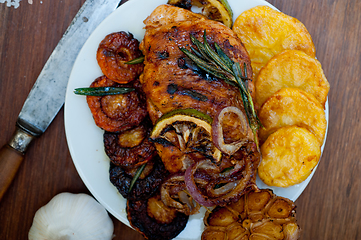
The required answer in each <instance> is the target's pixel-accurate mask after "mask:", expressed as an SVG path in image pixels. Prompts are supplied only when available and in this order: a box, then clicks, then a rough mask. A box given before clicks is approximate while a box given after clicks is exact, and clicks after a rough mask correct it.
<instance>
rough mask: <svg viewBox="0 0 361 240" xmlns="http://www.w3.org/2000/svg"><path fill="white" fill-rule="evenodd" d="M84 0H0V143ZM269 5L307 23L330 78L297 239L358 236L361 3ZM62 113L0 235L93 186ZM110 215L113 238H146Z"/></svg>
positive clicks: (31, 162) (19, 232)
mask: <svg viewBox="0 0 361 240" xmlns="http://www.w3.org/2000/svg"><path fill="white" fill-rule="evenodd" d="M84 1H85V0H62V1H44V0H43V1H37V0H35V1H33V4H29V3H28V2H27V1H25V0H23V1H21V2H20V6H19V7H18V8H14V7H7V4H6V3H0V130H1V134H0V145H1V146H2V145H4V144H6V143H7V141H8V140H9V139H10V137H11V136H12V134H13V131H14V130H15V122H16V119H17V116H18V114H19V112H20V110H21V108H22V105H23V103H24V101H25V99H26V97H27V95H28V93H29V91H30V89H31V88H32V86H33V84H34V82H35V80H36V78H37V76H38V75H39V73H40V71H41V69H42V68H43V65H44V64H45V62H46V60H47V58H48V57H49V56H50V54H51V52H52V51H53V49H54V48H55V46H56V45H57V43H58V41H59V40H60V38H61V36H62V34H63V33H64V31H65V30H66V28H67V26H68V25H69V23H70V22H71V20H72V18H73V17H74V16H75V14H76V12H77V11H78V9H79V8H80V6H81V5H82V3H83V2H84ZM8 2H11V1H10V0H8ZM165 2H166V1H165ZM269 2H270V3H272V4H273V5H274V6H276V7H277V8H278V9H280V10H281V11H283V12H284V13H286V14H288V15H291V16H293V17H296V18H297V19H299V20H300V21H301V22H303V23H304V24H305V26H306V27H307V29H308V31H309V32H310V34H311V36H312V37H313V41H314V44H315V46H316V49H317V58H318V59H319V61H320V62H321V63H322V66H323V70H324V72H325V75H326V76H327V78H328V81H329V82H330V85H331V89H330V92H329V96H328V97H329V98H328V100H329V106H330V113H329V129H328V135H327V142H326V146H325V149H324V152H323V155H322V159H321V161H320V164H319V167H318V169H317V171H316V173H315V175H314V176H313V178H312V181H311V182H310V184H309V185H308V186H307V188H306V189H305V191H304V192H303V193H302V195H301V196H300V197H299V198H298V200H297V201H296V204H297V218H298V223H299V225H300V226H301V228H302V229H303V231H302V237H301V239H305V240H323V239H325V240H329V239H338V240H340V239H347V240H351V239H361V200H360V199H361V160H360V156H361V148H360V146H361V116H360V112H361V91H360V90H361V79H360V78H361V77H360V76H361V1H359V0H338V1H336V0H303V1H299V0H287V1H285V0H270V1H269ZM135 14H136V13H135ZM63 118H64V112H63V110H61V111H60V112H59V114H58V115H57V116H56V118H55V119H54V121H53V123H52V124H51V125H50V127H49V128H48V130H47V131H46V132H45V133H44V134H43V135H42V136H41V137H40V138H38V139H36V140H35V141H34V142H33V143H32V145H31V146H30V148H29V150H28V151H27V153H26V156H25V160H24V162H23V163H22V165H21V167H20V169H19V171H18V174H17V176H16V178H15V180H14V181H13V183H12V185H11V186H10V188H9V190H8V192H7V193H6V194H5V196H4V198H3V199H2V201H1V202H0V239H27V235H28V231H29V229H30V226H31V224H32V221H33V217H34V214H35V212H36V211H37V210H38V209H39V208H40V207H41V206H43V205H45V204H46V203H47V202H48V201H49V200H50V199H51V198H52V197H54V196H55V195H56V194H58V193H61V192H72V193H89V191H88V190H87V188H86V187H85V185H84V184H83V182H82V180H81V178H80V177H79V175H78V173H77V171H76V169H75V167H74V165H73V162H72V159H71V156H70V154H69V150H68V146H67V143H66V139H65V130H64V120H63ZM89 194H90V193H89ZM112 219H113V222H114V226H115V230H114V234H115V238H114V239H127V240H131V239H143V238H142V236H141V235H140V234H139V233H137V232H135V231H133V230H132V229H130V228H128V227H127V226H125V225H124V224H122V223H121V222H119V221H118V220H116V219H115V218H113V217H112Z"/></svg>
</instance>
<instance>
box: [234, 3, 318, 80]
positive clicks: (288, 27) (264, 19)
mask: <svg viewBox="0 0 361 240" xmlns="http://www.w3.org/2000/svg"><path fill="white" fill-rule="evenodd" d="M233 31H234V32H235V33H236V34H237V36H238V37H239V38H240V39H241V40H242V42H243V43H244V45H245V47H246V49H247V51H248V53H249V55H250V58H251V62H252V68H253V76H254V79H256V77H257V74H258V72H259V71H260V70H261V68H262V67H263V66H264V65H265V64H266V63H267V62H268V60H270V59H271V58H272V57H273V56H274V55H276V54H277V53H280V52H282V51H283V50H285V49H296V50H301V51H304V52H305V53H306V54H308V55H310V56H311V57H315V56H316V50H315V46H314V44H313V41H312V38H311V35H310V34H309V32H308V31H307V29H306V27H305V26H304V25H303V24H302V23H301V22H300V21H298V20H297V19H296V18H293V17H291V16H288V15H286V14H284V13H282V12H278V11H276V10H273V9H272V8H270V7H267V6H257V7H254V8H251V9H249V10H247V11H244V12H243V13H242V14H240V15H239V16H238V17H237V19H236V21H235V22H234V24H233Z"/></svg>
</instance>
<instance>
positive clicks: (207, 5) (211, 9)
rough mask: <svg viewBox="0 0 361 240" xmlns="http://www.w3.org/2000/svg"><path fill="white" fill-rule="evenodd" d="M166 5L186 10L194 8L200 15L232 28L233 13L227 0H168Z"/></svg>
mask: <svg viewBox="0 0 361 240" xmlns="http://www.w3.org/2000/svg"><path fill="white" fill-rule="evenodd" d="M168 4H170V5H173V6H178V7H182V8H187V9H190V8H191V6H196V7H198V8H200V9H202V12H201V14H202V15H204V16H206V17H208V18H209V19H211V20H215V21H219V22H222V23H223V24H224V25H226V26H227V27H229V28H231V27H232V18H233V12H232V9H231V7H230V6H229V3H228V1H227V0H168Z"/></svg>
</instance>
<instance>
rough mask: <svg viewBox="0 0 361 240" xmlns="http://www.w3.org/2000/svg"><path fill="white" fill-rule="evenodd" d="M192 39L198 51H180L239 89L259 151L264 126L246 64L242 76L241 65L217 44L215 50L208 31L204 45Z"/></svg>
mask: <svg viewBox="0 0 361 240" xmlns="http://www.w3.org/2000/svg"><path fill="white" fill-rule="evenodd" d="M190 38H191V41H192V43H193V44H194V45H196V46H197V49H195V48H193V47H191V50H192V51H189V50H188V49H186V48H180V50H181V51H182V52H183V53H184V54H185V55H186V56H187V57H188V58H190V59H191V60H192V61H193V62H194V63H195V64H196V65H197V66H198V67H199V68H201V69H202V70H204V71H206V72H208V73H209V74H212V75H214V76H215V77H217V78H220V79H223V80H224V81H226V82H227V83H229V84H231V85H233V86H237V87H238V89H239V91H240V93H241V96H242V100H243V104H244V109H245V111H246V115H247V118H248V122H249V125H250V127H251V129H252V132H253V134H254V137H255V142H256V144H257V149H258V150H259V146H258V139H257V130H258V129H259V128H260V127H261V126H262V124H261V121H260V120H259V118H258V116H257V114H256V111H255V109H254V105H253V100H252V96H251V93H250V92H249V90H248V87H247V83H246V81H248V80H251V79H249V78H248V76H247V70H246V68H247V66H246V64H244V74H242V70H241V66H240V64H239V63H238V62H234V61H232V60H231V59H230V58H229V57H228V56H227V55H226V54H225V53H224V52H223V50H222V49H221V48H220V47H219V45H218V44H217V43H214V47H215V49H216V50H213V48H212V47H211V46H210V44H209V43H208V41H207V37H206V30H204V35H203V38H204V42H203V43H202V42H200V41H199V40H198V39H196V38H195V37H194V36H193V35H192V34H190Z"/></svg>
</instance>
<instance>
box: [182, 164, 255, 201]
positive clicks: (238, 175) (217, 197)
mask: <svg viewBox="0 0 361 240" xmlns="http://www.w3.org/2000/svg"><path fill="white" fill-rule="evenodd" d="M207 161H209V160H203V161H199V162H197V163H195V164H193V165H192V166H191V167H189V168H188V169H187V170H186V172H185V174H184V181H185V184H186V187H187V190H188V192H189V194H190V195H191V196H192V197H193V199H194V200H195V201H196V202H198V203H199V204H200V205H202V206H205V207H213V206H215V205H225V204H227V203H230V202H232V201H236V200H238V198H239V197H240V196H241V195H242V194H243V193H244V192H246V191H249V190H250V189H252V188H253V189H254V188H256V186H255V184H254V183H253V179H254V176H253V174H254V172H253V165H252V161H250V159H248V160H246V161H245V166H244V168H239V170H238V171H236V172H233V174H232V175H231V177H228V178H223V177H220V178H217V179H214V180H213V181H210V182H208V184H207V185H206V187H205V189H206V190H207V191H206V193H204V189H200V188H199V187H198V186H197V184H196V181H195V179H194V176H195V174H196V171H197V169H198V168H199V167H200V166H201V165H203V164H204V163H206V162H207ZM242 169H243V170H242ZM218 183H226V185H225V186H223V187H221V188H220V189H217V188H216V184H218Z"/></svg>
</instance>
